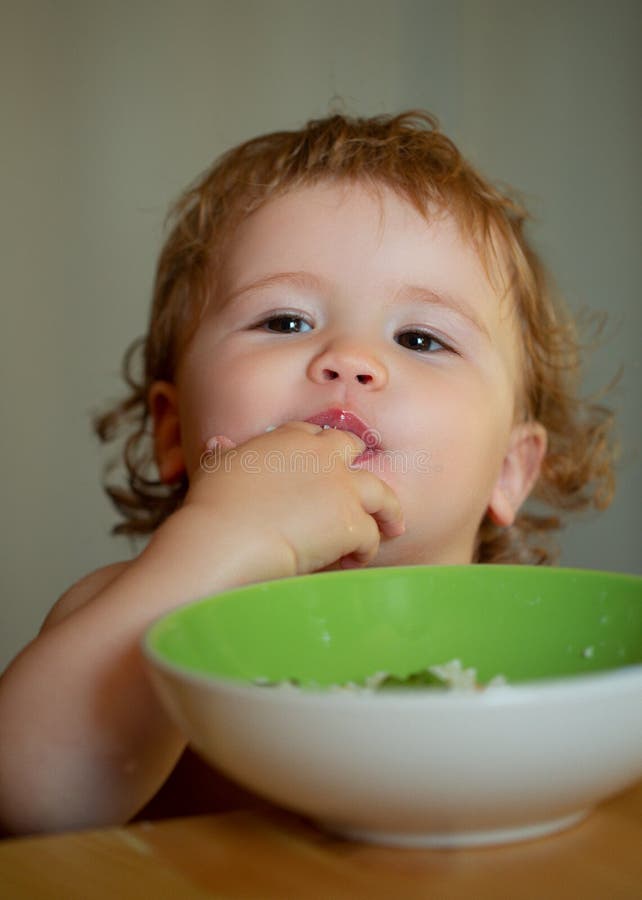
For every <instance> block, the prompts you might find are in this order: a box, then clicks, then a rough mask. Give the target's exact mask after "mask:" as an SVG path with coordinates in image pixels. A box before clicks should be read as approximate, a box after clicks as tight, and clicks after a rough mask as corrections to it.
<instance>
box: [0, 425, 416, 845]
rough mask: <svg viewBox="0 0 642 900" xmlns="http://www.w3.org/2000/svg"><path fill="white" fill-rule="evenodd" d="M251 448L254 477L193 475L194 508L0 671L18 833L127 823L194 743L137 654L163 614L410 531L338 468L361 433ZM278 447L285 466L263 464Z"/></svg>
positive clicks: (56, 614)
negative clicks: (173, 719) (305, 460)
mask: <svg viewBox="0 0 642 900" xmlns="http://www.w3.org/2000/svg"><path fill="white" fill-rule="evenodd" d="M244 447H245V449H246V450H249V451H251V453H252V454H253V456H252V459H253V461H254V463H253V465H254V470H251V471H247V470H246V468H247V467H246V468H244V466H243V458H242V455H241V454H239V455H238V458H236V459H233V460H232V461H231V462H232V464H231V465H230V467H229V469H226V468H225V467H221V468H220V469H219V470H218V471H217V472H212V473H209V474H208V473H205V472H197V473H193V477H192V481H191V486H190V491H189V492H188V495H187V498H186V500H185V503H184V505H183V506H182V507H181V509H180V510H179V511H178V512H176V513H175V514H174V515H173V516H171V517H170V518H169V519H168V520H167V521H166V522H165V523H164V524H163V525H162V526H161V528H159V529H158V531H157V532H156V533H155V535H154V536H153V538H152V539H151V541H150V542H149V544H148V546H147V547H146V549H145V550H144V551H143V552H142V553H141V554H140V556H138V557H137V558H136V559H135V560H133V561H132V562H131V563H129V564H121V565H120V566H118V567H109V568H108V569H107V570H101V572H99V573H95V574H94V575H93V576H90V578H89V579H85V580H84V581H83V582H80V583H79V584H78V585H76V586H75V588H72V590H71V591H69V592H68V593H67V594H66V595H64V596H63V598H62V599H61V600H60V601H59V603H58V604H57V605H56V607H54V609H53V610H52V612H51V614H50V615H49V617H48V618H47V621H46V622H45V626H44V627H43V630H42V631H41V633H40V635H39V636H38V637H37V638H36V639H35V640H34V641H33V642H32V643H31V644H30V645H29V646H28V647H26V648H25V650H24V651H23V652H22V653H21V654H20V655H19V656H18V657H17V658H16V660H15V661H14V662H13V664H12V665H11V666H10V667H9V669H8V670H7V671H6V673H5V674H4V676H3V678H2V680H1V681H0V723H1V725H0V728H1V730H2V736H1V739H0V813H1V817H2V819H3V820H4V824H5V825H6V827H8V828H9V829H10V830H13V831H17V832H20V831H22V832H28V831H38V830H54V829H61V828H70V827H83V826H88V825H97V824H110V823H120V822H123V821H126V820H127V819H128V818H130V817H131V816H132V815H133V814H134V813H135V812H136V811H137V810H138V809H140V808H141V807H142V806H143V805H144V804H145V803H146V802H147V800H148V799H150V797H152V796H153V795H154V794H155V793H156V792H157V790H158V789H159V787H160V786H161V785H162V783H163V782H164V780H165V779H166V777H167V776H168V775H169V773H170V772H171V770H172V769H173V767H174V765H175V764H176V761H177V760H178V758H179V756H180V754H181V752H182V750H183V749H184V739H183V737H182V735H181V734H180V733H179V732H178V731H177V729H176V728H175V727H174V726H173V725H172V724H171V723H170V721H169V720H168V718H167V716H166V714H165V712H164V710H163V709H162V707H161V705H160V703H159V702H158V701H157V699H156V696H155V694H154V693H153V691H152V689H151V687H150V684H149V681H148V679H147V677H146V675H145V671H144V664H143V659H142V655H141V652H140V638H141V636H142V634H143V633H144V631H145V629H146V628H147V627H148V625H149V624H150V623H151V622H152V621H153V620H154V619H156V618H157V617H158V616H159V615H162V614H163V613H164V612H166V611H168V610H170V609H172V608H174V607H175V606H177V605H179V604H180V603H182V602H186V601H188V600H191V599H195V598H197V597H199V596H204V595H207V594H212V593H216V592H218V591H221V590H224V589H226V588H230V587H233V586H236V585H240V584H243V583H248V582H252V581H261V580H266V579H269V578H275V577H279V576H287V575H294V574H303V573H305V572H310V571H315V570H318V569H320V568H323V567H324V566H327V565H329V564H331V563H332V562H335V561H336V560H338V559H341V558H342V557H352V558H353V559H354V560H355V561H357V562H358V563H364V562H367V561H369V560H370V559H371V558H372V557H373V556H374V554H375V553H376V550H377V548H378V544H379V540H380V535H381V534H384V535H390V536H393V535H395V534H399V533H400V532H401V530H402V525H401V512H400V509H399V504H398V501H397V499H396V497H395V495H394V494H393V492H392V491H391V490H390V488H388V487H387V486H386V485H385V484H384V483H383V482H381V481H380V479H378V478H376V477H375V476H374V475H372V474H371V473H368V472H360V471H354V470H351V469H350V468H349V466H348V465H346V464H343V463H341V462H337V456H338V454H339V452H340V451H342V452H347V453H348V455H349V457H350V459H354V458H355V457H356V456H357V455H358V454H359V452H361V450H362V449H363V445H362V444H361V442H360V441H359V440H358V439H357V438H355V437H354V436H352V435H349V434H345V433H340V432H332V433H330V432H320V430H319V429H318V427H317V426H312V425H306V424H299V423H297V424H293V425H288V426H283V427H282V428H280V429H278V430H277V431H276V432H273V433H272V434H270V435H264V436H262V437H260V438H257V439H254V441H250V442H248V444H246V445H244ZM276 448H278V451H279V453H282V454H283V457H282V458H283V460H285V461H286V463H285V467H284V469H283V470H282V471H278V470H275V471H273V470H270V469H269V467H267V468H266V467H265V466H263V467H262V462H265V459H266V456H265V454H266V453H270V452H273V451H274V450H275V449H276ZM301 450H304V451H307V452H309V453H310V454H312V455H313V456H314V455H315V458H316V459H317V460H318V469H317V470H316V471H315V469H314V466H312V465H310V466H309V467H308V471H288V469H287V454H288V452H290V451H297V452H298V451H301ZM333 455H334V464H332V457H333ZM310 458H311V457H310ZM246 461H247V457H246ZM250 468H251V467H250Z"/></svg>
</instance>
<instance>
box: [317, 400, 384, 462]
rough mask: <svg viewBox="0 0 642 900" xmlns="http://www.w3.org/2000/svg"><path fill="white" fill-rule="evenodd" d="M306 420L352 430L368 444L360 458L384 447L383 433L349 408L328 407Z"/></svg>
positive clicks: (323, 426) (327, 426)
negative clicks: (382, 441) (382, 443)
mask: <svg viewBox="0 0 642 900" xmlns="http://www.w3.org/2000/svg"><path fill="white" fill-rule="evenodd" d="M306 422H310V424H312V425H320V426H321V427H322V428H336V429H337V430H338V431H351V432H352V434H355V435H356V436H357V437H358V438H359V439H360V440H362V441H363V443H364V444H365V445H366V449H365V451H364V453H362V454H361V456H360V457H359V459H361V458H362V457H363V456H365V455H366V453H368V454H369V453H376V452H379V451H380V450H381V449H382V447H381V435H380V434H379V432H378V431H376V430H375V429H374V428H371V427H370V426H369V425H366V423H365V422H364V421H363V420H362V419H360V418H359V416H357V415H355V414H354V413H352V412H350V411H349V410H345V409H326V410H324V411H323V412H320V413H317V415H315V416H310V418H309V419H306Z"/></svg>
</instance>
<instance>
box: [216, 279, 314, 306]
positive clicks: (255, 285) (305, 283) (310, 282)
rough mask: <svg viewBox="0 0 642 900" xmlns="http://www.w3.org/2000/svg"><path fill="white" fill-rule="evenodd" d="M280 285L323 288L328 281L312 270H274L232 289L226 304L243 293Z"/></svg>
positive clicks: (226, 298)
mask: <svg viewBox="0 0 642 900" xmlns="http://www.w3.org/2000/svg"><path fill="white" fill-rule="evenodd" d="M279 285H288V286H290V287H295V288H303V289H306V290H321V289H323V288H325V287H327V285H328V282H327V281H326V279H325V278H321V276H320V275H314V274H313V273H312V272H274V273H272V274H270V275H263V276H262V277H261V278H257V279H256V280H255V281H251V282H250V283H249V284H244V285H242V286H241V287H239V288H237V289H236V290H234V291H232V292H231V293H230V294H228V295H227V296H226V297H225V302H224V305H227V304H228V303H231V302H232V301H233V300H238V298H239V297H242V296H243V294H249V293H251V292H252V291H258V290H261V289H263V288H267V287H274V286H276V287H278V286H279Z"/></svg>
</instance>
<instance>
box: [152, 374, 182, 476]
mask: <svg viewBox="0 0 642 900" xmlns="http://www.w3.org/2000/svg"><path fill="white" fill-rule="evenodd" d="M148 402H149V410H150V412H151V415H152V420H153V422H154V456H155V458H156V465H157V467H158V473H159V475H160V480H161V481H162V482H163V483H164V484H173V483H174V482H175V481H178V480H179V478H180V477H181V476H182V475H183V474H184V472H185V457H184V456H183V447H182V444H181V425H180V419H179V415H178V392H177V390H176V387H175V385H173V384H170V382H169V381H155V382H154V383H153V384H152V386H151V388H150V389H149V396H148Z"/></svg>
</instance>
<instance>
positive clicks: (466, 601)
mask: <svg viewBox="0 0 642 900" xmlns="http://www.w3.org/2000/svg"><path fill="white" fill-rule="evenodd" d="M144 648H145V653H146V655H147V659H148V661H149V667H150V672H151V676H152V679H153V681H154V684H155V685H156V688H157V690H158V691H159V694H160V696H161V697H162V698H163V700H164V702H165V703H166V705H167V708H168V710H169V712H170V714H171V715H172V716H173V717H174V719H175V720H176V722H177V723H178V725H179V726H180V727H181V728H182V729H183V731H184V733H185V734H186V736H187V737H188V738H189V740H190V741H191V743H192V745H193V746H194V747H195V748H196V750H197V751H198V752H199V753H200V754H201V755H202V756H203V757H204V758H205V759H207V760H208V761H209V762H210V763H211V764H212V765H213V766H215V767H217V768H219V769H220V770H222V771H223V772H225V773H226V774H227V775H229V776H231V777H232V778H235V779H236V780H238V781H239V782H240V783H242V784H243V785H244V786H245V787H247V788H249V789H251V790H253V791H255V792H256V793H258V794H261V795H263V796H265V797H267V798H268V799H271V800H272V801H274V802H276V803H278V804H280V805H282V806H284V807H287V808H289V809H292V810H295V811H296V812H298V813H302V814H305V815H307V816H308V817H310V818H311V819H313V820H315V821H317V822H319V823H320V824H321V825H322V826H323V827H325V828H328V829H330V830H332V831H335V832H338V833H340V834H342V835H345V836H348V837H352V838H357V839H360V840H368V841H374V842H379V843H387V844H395V845H402V846H418V845H421V846H448V847H454V846H466V845H479V844H489V843H500V842H505V841H514V840H522V839H526V838H530V837H536V836H539V835H542V834H549V833H552V832H554V831H556V830H559V829H561V828H565V827H568V826H570V825H571V824H573V823H575V822H578V821H580V820H581V819H582V818H583V817H584V816H585V815H587V813H588V812H589V811H590V810H591V808H592V807H594V806H595V804H596V803H599V802H600V801H602V800H604V799H606V798H608V797H609V796H611V795H613V794H615V793H617V792H618V791H620V790H623V789H624V788H626V787H627V786H630V785H632V784H634V783H635V781H637V780H638V779H639V778H641V777H642V578H638V577H635V576H627V575H619V574H615V573H605V572H592V571H579V570H572V569H549V568H544V567H528V566H486V565H484V566H454V567H448V566H444V567H439V566H431V567H420V566H417V567H407V568H388V569H365V570H353V571H346V572H331V573H324V574H319V575H311V576H304V577H300V578H294V579H286V580H282V581H273V582H267V583H265V584H257V585H252V586H249V587H246V588H240V589H237V590H235V591H231V592H229V593H226V594H221V595H218V596H216V597H211V598H207V599H205V600H202V601H199V602H197V603H193V604H189V605H187V606H185V607H182V608H180V609H177V610H175V611H174V612H172V613H170V614H169V615H167V616H165V617H164V618H163V619H162V620H160V621H159V622H157V623H156V624H155V625H154V626H153V627H152V628H151V629H150V630H149V632H148V634H147V636H146V639H145V643H144ZM587 648H591V652H589V653H587V652H586V650H587ZM454 659H460V660H465V662H466V666H467V667H474V668H475V669H476V672H477V678H478V680H479V682H480V683H482V684H486V683H488V682H489V681H490V680H491V679H492V678H493V677H494V676H495V675H497V674H498V673H501V674H502V675H504V676H505V678H506V679H507V682H508V684H507V685H504V686H498V687H494V688H493V689H492V690H491V689H488V690H481V691H477V690H473V691H471V690H463V691H459V690H429V689H427V690H409V689H404V688H403V687H400V686H398V687H397V689H392V690H382V691H373V690H356V691H352V690H340V691H336V690H331V687H332V685H337V684H344V683H348V682H363V681H364V680H365V679H366V678H367V677H368V676H371V675H372V674H373V673H376V672H380V671H385V672H388V673H391V674H393V675H394V676H397V677H398V678H399V679H404V678H406V676H408V675H409V674H411V673H412V672H415V671H417V670H418V669H421V668H425V667H426V663H427V662H428V663H429V664H431V661H433V660H445V661H450V660H454ZM289 678H295V679H296V680H297V681H298V682H299V684H300V685H301V687H303V688H304V689H296V690H292V689H290V690H270V689H266V688H265V687H263V686H259V685H256V684H255V683H254V681H255V680H256V679H267V680H269V681H274V682H278V681H283V680H287V679H289Z"/></svg>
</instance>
